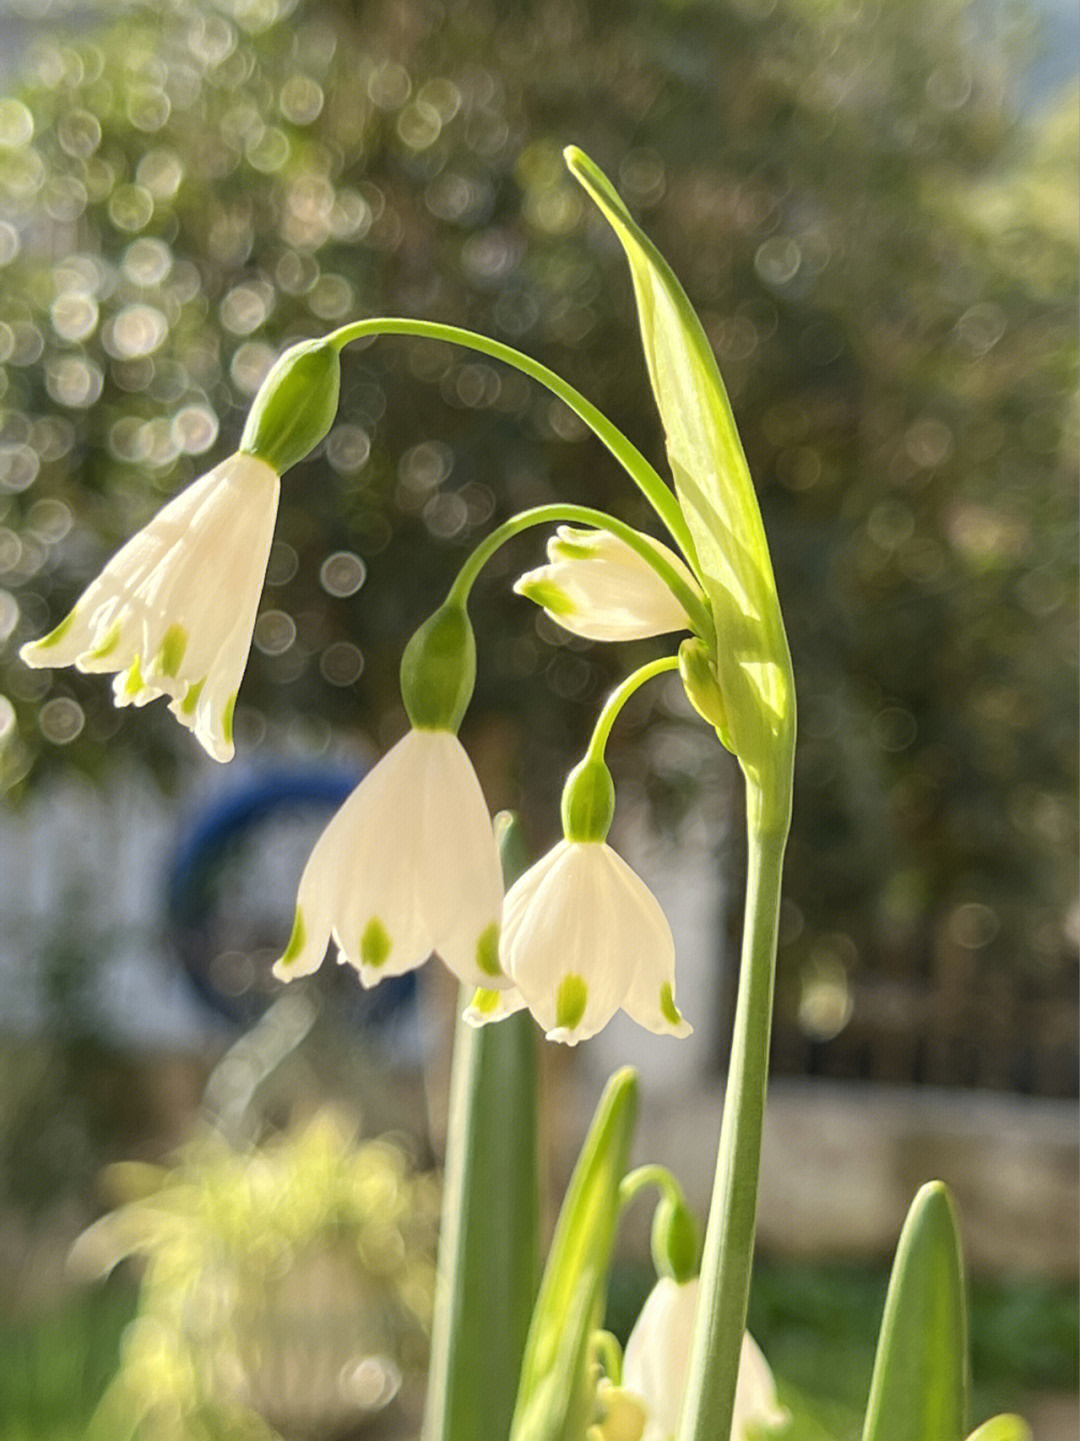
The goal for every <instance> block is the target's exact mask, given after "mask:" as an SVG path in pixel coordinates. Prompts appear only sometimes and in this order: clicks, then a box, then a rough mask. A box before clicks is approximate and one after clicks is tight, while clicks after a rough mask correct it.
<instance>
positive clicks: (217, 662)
mask: <svg viewBox="0 0 1080 1441" xmlns="http://www.w3.org/2000/svg"><path fill="white" fill-rule="evenodd" d="M280 488H281V483H280V479H279V477H278V473H277V471H276V470H274V468H273V467H272V466H270V465H268V464H267V462H266V461H265V460H260V459H258V458H257V457H256V456H253V455H247V454H244V453H237V454H235V455H232V456H230V457H229V459H228V460H225V461H222V463H221V464H220V465H218V466H215V467H214V469H213V470H211V471H210V472H209V473H208V474H207V475H204V476H203V477H202V478H201V479H200V480H197V481H195V482H194V484H193V485H190V486H188V488H187V489H186V490H184V491H182V492H181V493H180V494H179V495H178V496H176V497H175V498H174V499H173V500H171V501H169V503H168V504H167V505H166V506H165V507H164V508H163V509H162V510H160V511H159V512H158V513H157V515H156V516H155V517H154V518H153V520H151V521H150V522H149V523H148V524H147V525H145V526H144V527H143V528H142V530H140V531H139V532H138V533H137V534H136V535H133V536H132V538H131V539H130V540H129V541H128V542H127V544H126V545H125V546H123V548H122V549H121V550H119V551H118V552H117V553H116V555H114V556H113V558H112V560H110V561H109V563H108V565H106V567H105V569H104V570H103V571H102V572H101V574H100V575H99V576H98V577H97V579H96V580H94V581H92V582H91V583H90V585H89V586H88V587H87V589H86V590H85V591H84V592H83V594H82V595H81V596H80V598H79V599H78V600H77V601H76V603H75V606H74V608H73V609H72V610H71V611H70V612H69V614H68V615H67V617H66V618H65V619H64V620H62V621H61V622H60V624H59V625H58V626H57V627H56V629H55V630H54V631H52V632H51V633H50V634H49V635H47V636H44V637H43V638H42V639H41V640H38V641H32V642H30V643H29V644H28V645H24V646H23V648H22V650H21V651H20V655H21V657H22V659H23V660H24V661H25V662H26V664H27V665H30V666H64V665H75V666H77V667H78V669H79V670H83V671H107V672H113V671H115V672H116V679H115V681H114V682H113V694H114V697H115V700H116V704H117V705H121V706H123V705H137V706H141V705H145V704H146V703H147V701H151V700H154V699H155V698H156V697H157V696H159V695H167V696H169V697H170V701H169V709H170V710H171V711H172V712H173V714H174V715H175V716H176V717H177V718H178V719H179V720H180V722H181V723H182V724H183V725H185V726H187V727H188V728H189V729H191V730H193V731H194V732H195V735H196V737H197V739H198V740H199V741H200V742H201V743H202V745H203V746H204V747H205V748H206V750H207V751H208V752H209V753H210V755H212V756H213V757H214V759H215V760H218V761H227V760H230V759H231V757H232V754H233V740H232V715H233V707H234V705H235V703H236V693H237V691H238V690H239V688H240V680H241V677H242V676H243V674H244V668H245V666H246V665H247V659H248V651H249V650H250V648H251V635H252V631H253V630H254V627H255V612H256V610H257V609H258V605H259V596H260V593H261V591H262V584H263V578H264V576H265V575H266V562H267V558H268V556H269V553H270V541H271V539H272V537H273V532H274V521H275V518H276V516H277V505H278V495H279V492H280Z"/></svg>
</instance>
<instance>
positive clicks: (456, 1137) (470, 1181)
mask: <svg viewBox="0 0 1080 1441" xmlns="http://www.w3.org/2000/svg"><path fill="white" fill-rule="evenodd" d="M500 820H503V818H500ZM500 841H501V849H502V859H503V874H504V876H505V878H506V882H507V884H508V885H509V884H510V883H511V882H513V881H514V880H516V879H517V877H518V876H519V875H520V874H521V872H522V871H523V870H524V869H525V867H526V865H527V864H528V858H527V856H526V855H525V851H524V844H523V842H522V839H521V832H520V829H519V828H518V827H517V825H516V824H515V823H514V822H512V821H510V818H509V817H506V818H505V821H504V823H503V825H502V833H501V836H500ZM471 994H472V991H471V988H469V989H467V990H464V991H463V992H462V999H461V1005H460V1007H459V1009H460V1010H462V1011H463V1010H464V1009H465V1006H466V1005H467V1004H468V1001H469V998H470V997H471ZM536 1037H537V1031H536V1023H535V1022H534V1021H533V1019H532V1017H531V1015H530V1014H529V1012H528V1011H521V1012H519V1014H518V1015H516V1016H510V1017H508V1018H507V1019H506V1020H505V1021H503V1022H501V1023H500V1024H499V1025H497V1026H484V1027H483V1028H482V1029H479V1030H477V1029H474V1028H473V1027H472V1026H469V1025H466V1023H465V1022H464V1021H462V1020H460V1019H459V1020H458V1023H457V1029H456V1031H455V1034H454V1065H453V1075H452V1078H451V1084H450V1120H449V1126H448V1130H447V1156H446V1178H445V1189H444V1199H443V1216H442V1227H441V1232H440V1236H439V1275H438V1282H437V1288H436V1306H435V1323H434V1331H433V1335H432V1342H431V1364H430V1369H429V1376H428V1399H427V1410H426V1414H425V1417H424V1431H423V1438H424V1441H481V1438H486V1437H491V1438H493V1441H498V1438H502V1437H505V1436H506V1435H507V1433H508V1431H509V1429H510V1419H511V1417H512V1416H513V1413H514V1403H515V1400H516V1397H517V1388H518V1375H519V1372H520V1370H521V1358H522V1355H523V1353H524V1350H525V1338H526V1336H527V1334H528V1329H529V1319H530V1317H531V1315H532V1308H533V1302H534V1300H535V1298H536V1290H537V1285H538V1283H539V1279H540V1183H539V1160H538V1139H537V1077H536V1072H537V1057H536V1049H537V1046H536Z"/></svg>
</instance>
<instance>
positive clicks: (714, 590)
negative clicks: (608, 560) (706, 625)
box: [566, 147, 794, 775]
mask: <svg viewBox="0 0 1080 1441" xmlns="http://www.w3.org/2000/svg"><path fill="white" fill-rule="evenodd" d="M566 163H567V165H568V166H569V168H570V171H571V173H572V174H573V175H574V177H575V179H576V180H578V181H579V182H580V184H581V185H582V186H583V187H584V189H585V190H586V191H587V192H588V194H589V196H590V197H591V198H592V199H593V200H594V201H595V203H596V204H597V206H598V207H599V209H600V210H601V212H602V213H603V215H604V218H605V219H606V220H607V221H608V223H609V224H610V225H611V227H612V229H613V230H614V231H615V234H616V235H617V237H618V239H619V241H620V243H621V244H622V247H623V250H624V251H625V252H626V258H627V260H628V262H629V265H630V274H631V278H632V280H633V284H634V292H635V296H636V298H637V306H638V317H639V320H640V323H641V336H642V341H643V343H644V348H645V360H646V364H647V366H648V370H649V379H650V381H651V382H652V388H653V393H654V395H655V396H656V403H657V406H658V407H659V410H660V417H661V419H662V421H663V424H664V430H665V433H666V437H667V450H668V459H669V461H670V464H671V469H672V474H673V477H674V481H675V490H676V493H677V495H678V498H679V503H680V506H681V508H682V512H683V515H684V517H685V519H686V523H687V526H688V527H689V531H690V534H691V536H692V539H693V545H694V547H695V548H696V552H697V553H696V555H693V556H691V557H689V559H690V560H691V562H692V563H693V564H694V566H695V568H696V569H697V571H698V574H699V576H700V578H701V580H702V583H703V585H704V587H705V590H706V593H707V594H708V597H709V602H710V604H711V606H712V611H713V617H714V620H715V622H716V631H717V672H718V678H719V681H720V688H721V691H722V693H723V697H724V707H725V710H726V712H727V716H728V720H729V725H730V738H731V743H732V745H733V747H734V750H735V753H736V755H738V757H739V759H740V761H741V762H742V763H743V766H744V767H745V768H746V769H747V770H748V771H750V772H753V773H757V774H759V775H760V773H761V772H762V771H763V770H764V769H765V768H766V767H767V766H768V765H769V764H770V762H774V761H775V755H776V746H775V742H776V739H777V738H778V737H780V736H784V735H785V734H786V732H787V731H788V730H790V726H791V722H792V721H793V719H794V699H793V696H794V691H793V684H792V677H791V660H790V656H789V654H788V647H787V639H786V637H785V634H784V625H783V620H782V618H781V615H780V605H779V601H778V599H777V594H776V582H775V580H774V578H773V571H772V563H771V561H770V559H769V548H768V544H767V542H766V539H765V530H764V527H763V525H762V522H761V512H760V510H759V508H758V503H757V496H756V494H755V492H754V487H753V484H752V482H751V480H750V472H749V469H748V467H747V464H746V457H745V455H744V453H743V448H742V442H741V441H740V439H739V434H738V431H737V430H736V428H735V420H734V417H733V415H732V412H731V405H730V403H729V401H728V397H727V391H726V390H725V389H724V382H723V380H722V379H721V377H720V371H719V369H718V367H717V364H716V359H715V357H714V356H713V353H712V350H711V348H710V346H709V342H708V339H707V337H706V335H705V332H704V330H703V329H702V327H701V322H700V321H699V320H698V318H697V316H696V315H695V314H694V310H693V307H692V306H691V304H690V302H689V300H688V299H687V298H686V294H685V292H684V291H683V289H682V286H681V285H680V284H679V282H678V280H677V279H676V278H675V275H674V274H673V272H672V270H671V268H670V266H669V265H668V264H667V262H666V261H665V260H664V258H663V256H662V255H661V254H660V253H659V251H658V250H657V249H656V247H655V246H654V245H653V244H652V242H651V241H650V240H649V239H648V238H647V237H646V236H645V235H644V233H643V232H642V231H641V230H640V229H639V227H638V226H637V225H636V224H635V222H634V220H633V219H632V218H631V216H630V213H629V211H628V210H627V208H626V206H625V205H624V204H623V201H622V199H621V198H620V196H619V194H618V192H617V191H616V190H615V188H614V186H613V185H612V184H611V182H610V181H609V180H608V179H607V177H606V176H605V175H604V174H603V172H602V171H601V170H600V169H599V168H598V167H597V166H596V165H594V164H593V162H592V161H591V160H590V159H589V158H588V156H586V155H584V154H582V152H581V151H580V150H577V149H576V148H573V147H571V148H570V149H568V150H567V151H566ZM722 739H723V737H722Z"/></svg>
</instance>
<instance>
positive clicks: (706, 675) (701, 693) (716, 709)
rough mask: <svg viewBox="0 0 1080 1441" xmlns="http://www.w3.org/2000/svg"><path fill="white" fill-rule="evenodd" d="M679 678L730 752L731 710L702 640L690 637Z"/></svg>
mask: <svg viewBox="0 0 1080 1441" xmlns="http://www.w3.org/2000/svg"><path fill="white" fill-rule="evenodd" d="M679 675H680V676H681V677H682V683H683V686H684V688H685V690H686V694H687V698H688V699H689V701H690V704H691V705H692V706H693V707H694V709H695V710H696V711H697V713H698V715H699V716H701V717H702V719H703V720H707V721H708V722H709V724H710V725H711V726H715V727H716V730H717V733H718V735H719V736H720V739H721V740H722V741H723V743H724V744H725V745H726V746H727V748H728V750H730V749H731V739H730V736H729V734H728V717H727V709H726V707H725V705H724V697H723V696H722V695H721V693H720V682H719V681H718V680H717V678H716V666H715V664H714V663H713V658H712V653H711V652H710V650H709V647H708V646H707V645H706V644H705V642H704V641H703V640H702V639H701V638H700V636H696V635H693V636H688V637H687V638H686V640H684V641H683V643H682V645H681V646H680V647H679Z"/></svg>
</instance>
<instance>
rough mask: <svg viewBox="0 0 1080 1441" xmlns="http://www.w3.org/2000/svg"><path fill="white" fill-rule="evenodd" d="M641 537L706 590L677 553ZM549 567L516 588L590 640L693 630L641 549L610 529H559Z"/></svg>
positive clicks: (693, 585)
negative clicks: (612, 532)
mask: <svg viewBox="0 0 1080 1441" xmlns="http://www.w3.org/2000/svg"><path fill="white" fill-rule="evenodd" d="M642 539H643V540H645V541H647V542H648V544H649V545H650V546H651V547H652V548H653V550H655V551H656V552H657V554H659V555H661V556H663V558H664V559H665V560H666V561H667V562H668V564H669V565H670V566H671V567H672V569H673V570H675V571H676V572H677V573H678V575H679V576H680V577H681V578H682V579H683V580H684V581H685V582H686V584H687V585H688V586H689V587H690V589H691V590H693V591H694V592H695V593H696V594H701V588H700V586H699V585H698V583H697V581H696V580H695V579H694V576H693V574H692V573H691V571H690V569H689V568H688V566H687V565H686V564H685V562H684V561H683V560H681V559H680V557H679V556H677V555H676V554H675V552H674V551H673V550H670V549H669V548H668V547H667V546H666V545H661V543H660V542H659V541H658V540H654V539H653V538H652V536H648V535H642ZM547 549H548V562H549V563H548V564H547V565H544V566H540V567H538V568H537V569H536V570H530V571H528V572H527V573H526V574H525V575H523V576H521V577H520V579H519V580H518V581H517V584H516V585H515V586H514V589H515V590H516V591H517V592H518V594H519V595H524V596H527V597H528V598H529V599H530V600H532V601H534V602H535V603H536V604H537V605H540V606H543V608H544V610H545V611H546V612H547V614H548V616H549V617H550V618H551V619H552V620H553V621H555V622H556V624H558V625H560V626H562V627H563V629H564V630H568V631H571V632H572V633H573V634H574V635H580V636H584V637H586V638H587V639H588V640H602V641H617V640H640V639H643V638H645V637H646V636H653V635H664V634H666V633H667V632H668V631H673V630H689V629H691V625H690V620H689V617H688V616H687V614H686V611H685V610H684V608H683V606H682V604H681V603H680V601H679V600H678V599H677V598H676V596H675V595H673V594H672V592H671V591H670V590H669V589H668V587H667V585H666V584H665V583H664V581H663V580H661V578H660V576H659V575H658V574H657V573H656V571H655V570H654V569H653V568H652V566H651V565H650V564H649V563H648V561H646V560H644V559H643V558H642V557H641V556H640V555H639V554H638V552H637V551H636V550H634V549H633V548H632V547H631V546H629V545H627V544H626V542H625V541H624V540H620V539H619V538H618V537H617V536H615V535H612V534H611V532H610V531H605V530H575V529H574V528H572V527H570V526H560V527H559V529H558V531H557V533H556V535H555V536H554V537H553V538H552V539H551V540H550V541H549V542H548V547H547Z"/></svg>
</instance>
